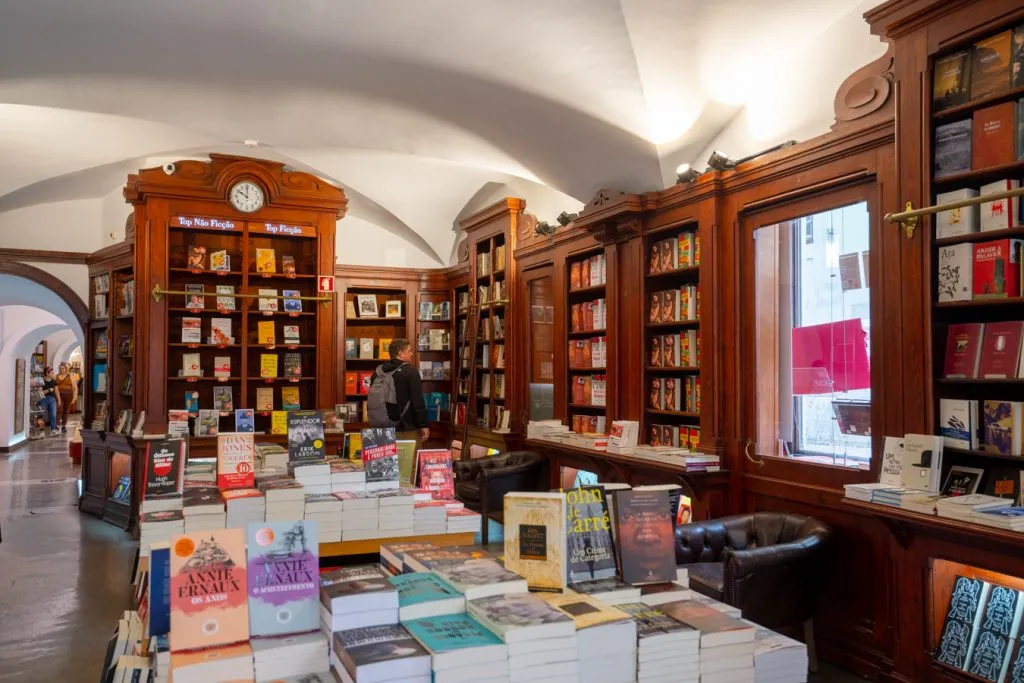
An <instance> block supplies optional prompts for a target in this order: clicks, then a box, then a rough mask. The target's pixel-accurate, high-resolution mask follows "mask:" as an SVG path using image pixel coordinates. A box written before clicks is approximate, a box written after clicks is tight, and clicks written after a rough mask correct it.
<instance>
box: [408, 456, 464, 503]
mask: <svg viewBox="0 0 1024 683" xmlns="http://www.w3.org/2000/svg"><path fill="white" fill-rule="evenodd" d="M416 472H417V477H418V483H419V486H420V488H424V489H426V490H428V491H430V497H431V498H432V499H434V500H447V499H451V498H454V497H455V474H454V472H453V470H452V452H451V451H450V450H448V449H421V450H420V451H418V452H417V453H416Z"/></svg>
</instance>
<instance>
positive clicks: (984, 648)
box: [967, 585, 1021, 681]
mask: <svg viewBox="0 0 1024 683" xmlns="http://www.w3.org/2000/svg"><path fill="white" fill-rule="evenodd" d="M1020 608H1021V596H1020V593H1019V592H1017V591H1016V590H1014V589H1012V588H1007V587H1006V586H999V585H993V586H992V588H991V589H990V590H989V592H988V596H987V599H986V601H985V607H984V609H983V611H982V613H981V619H980V621H979V622H978V635H977V637H976V638H975V642H974V644H973V645H972V647H971V651H970V659H969V661H968V663H967V673H969V674H973V675H975V676H977V677H979V678H981V679H983V680H986V681H998V680H1001V674H1002V670H1003V665H1004V662H1005V660H1006V658H1007V655H1008V654H1009V653H1010V649H1011V647H1012V644H1013V637H1014V635H1015V634H1016V630H1017V628H1016V627H1017V625H1018V622H1019V620H1020Z"/></svg>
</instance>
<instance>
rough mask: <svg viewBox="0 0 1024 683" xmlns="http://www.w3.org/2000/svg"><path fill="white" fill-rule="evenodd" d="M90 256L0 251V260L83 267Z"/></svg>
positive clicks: (50, 252) (28, 251) (30, 250)
mask: <svg viewBox="0 0 1024 683" xmlns="http://www.w3.org/2000/svg"><path fill="white" fill-rule="evenodd" d="M91 256H92V254H89V253H88V252H85V251H49V250H47V249H0V260H3V261H30V262H34V263H67V264H73V265H85V264H86V263H88V262H89V258H90V257H91Z"/></svg>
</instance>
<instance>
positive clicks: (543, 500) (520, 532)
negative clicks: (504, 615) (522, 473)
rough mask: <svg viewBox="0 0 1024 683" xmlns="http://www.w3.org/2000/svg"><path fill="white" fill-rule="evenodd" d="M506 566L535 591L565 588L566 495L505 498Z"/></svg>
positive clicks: (528, 495) (523, 495)
mask: <svg viewBox="0 0 1024 683" xmlns="http://www.w3.org/2000/svg"><path fill="white" fill-rule="evenodd" d="M504 505H505V518H504V524H505V566H506V567H507V568H508V569H509V570H511V571H513V572H515V573H516V574H519V575H520V576H522V577H523V578H524V579H526V582H527V584H528V585H529V586H530V588H532V589H535V590H561V589H563V588H565V584H566V577H567V571H568V565H567V558H566V503H565V495H563V494H562V493H525V492H511V493H506V494H505V501H504Z"/></svg>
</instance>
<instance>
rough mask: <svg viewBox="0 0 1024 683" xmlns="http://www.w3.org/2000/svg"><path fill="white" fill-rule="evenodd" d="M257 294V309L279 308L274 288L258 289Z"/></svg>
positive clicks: (275, 309)
mask: <svg viewBox="0 0 1024 683" xmlns="http://www.w3.org/2000/svg"><path fill="white" fill-rule="evenodd" d="M259 295H260V298H259V310H261V311H267V312H273V311H277V310H280V309H279V308H278V299H277V290H276V289H261V290H259Z"/></svg>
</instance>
